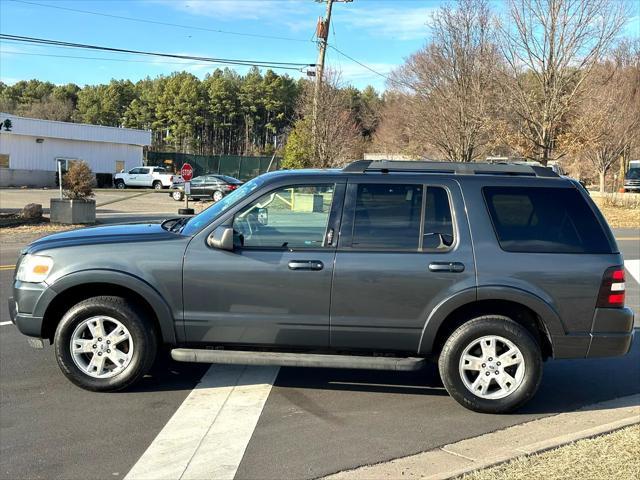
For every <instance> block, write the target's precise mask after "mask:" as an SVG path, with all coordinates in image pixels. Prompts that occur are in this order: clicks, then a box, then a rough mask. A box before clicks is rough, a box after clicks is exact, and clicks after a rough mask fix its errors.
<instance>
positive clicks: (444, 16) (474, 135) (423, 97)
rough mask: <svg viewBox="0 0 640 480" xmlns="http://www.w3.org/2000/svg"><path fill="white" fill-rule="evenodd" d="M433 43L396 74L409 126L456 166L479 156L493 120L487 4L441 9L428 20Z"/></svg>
mask: <svg viewBox="0 0 640 480" xmlns="http://www.w3.org/2000/svg"><path fill="white" fill-rule="evenodd" d="M429 25H430V28H431V34H432V35H431V40H430V41H429V42H428V43H427V45H426V46H425V47H424V48H423V49H421V50H419V51H418V52H416V53H415V54H414V55H412V56H411V57H410V58H409V59H408V60H407V62H406V63H405V64H404V65H403V66H402V67H401V68H400V69H399V70H398V71H397V72H395V76H394V78H393V80H392V85H391V86H395V87H396V88H399V89H400V90H404V91H405V93H406V94H407V95H406V99H407V100H408V102H409V107H410V108H409V109H410V113H411V116H410V118H411V127H412V131H413V132H414V135H415V136H416V137H417V138H418V139H420V141H421V143H422V144H423V145H425V146H432V147H435V148H436V149H437V150H438V151H439V152H440V155H441V156H442V157H444V158H446V159H448V160H451V161H456V162H470V161H473V160H475V159H476V158H478V157H479V156H480V154H481V153H482V150H481V149H482V146H483V145H484V144H485V143H486V142H487V138H488V135H487V133H488V127H489V125H490V120H491V117H492V113H491V110H492V105H493V102H492V98H494V87H493V84H494V80H495V70H496V68H498V67H499V65H500V58H499V54H498V49H497V47H496V45H495V43H494V34H493V21H492V15H491V12H490V10H489V7H488V5H487V2H486V1H485V0H460V1H459V2H458V4H457V5H456V6H455V7H452V6H449V5H447V6H443V7H441V8H439V9H438V11H437V12H436V13H435V14H434V15H433V17H432V19H431V20H430V23H429Z"/></svg>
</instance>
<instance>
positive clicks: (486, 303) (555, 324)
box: [418, 287, 565, 358]
mask: <svg viewBox="0 0 640 480" xmlns="http://www.w3.org/2000/svg"><path fill="white" fill-rule="evenodd" d="M481 290H482V291H481ZM491 314H494V315H502V316H506V317H509V318H511V319H512V320H514V321H516V322H518V323H519V324H521V325H523V326H524V327H525V328H527V329H528V330H529V332H531V334H532V335H533V336H534V337H535V338H536V340H537V341H538V343H539V345H540V347H541V349H542V354H543V356H544V357H545V358H548V357H551V356H553V343H552V336H555V335H564V333H565V332H564V328H563V326H562V322H561V321H560V318H559V316H558V315H557V313H556V312H555V310H554V309H553V308H552V307H551V306H550V305H549V304H547V303H546V302H545V301H544V300H542V299H541V298H539V297H537V296H535V295H532V294H530V293H528V292H523V291H520V290H518V289H515V288H511V287H498V288H485V287H482V288H479V289H478V295H477V296H475V295H474V296H473V298H472V296H471V295H470V293H469V292H468V291H467V292H462V294H459V295H456V296H454V297H451V298H450V299H447V300H446V301H445V302H443V303H442V304H440V305H438V307H436V309H435V310H434V311H433V312H432V313H431V315H430V316H429V318H428V319H427V321H426V323H425V326H424V328H423V331H422V337H421V339H420V344H419V347H418V352H419V353H420V354H423V355H438V354H439V352H440V351H441V350H442V347H443V346H444V343H445V341H446V339H447V338H448V337H449V335H451V333H453V331H454V330H455V329H457V328H458V327H459V326H460V325H462V324H463V323H465V322H466V321H468V320H471V319H472V318H476V317H479V316H483V315H491Z"/></svg>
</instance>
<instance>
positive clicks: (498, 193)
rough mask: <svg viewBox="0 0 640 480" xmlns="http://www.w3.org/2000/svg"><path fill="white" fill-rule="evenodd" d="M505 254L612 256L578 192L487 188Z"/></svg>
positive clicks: (487, 201) (492, 213) (568, 190)
mask: <svg viewBox="0 0 640 480" xmlns="http://www.w3.org/2000/svg"><path fill="white" fill-rule="evenodd" d="M482 190H483V194H484V198H485V201H486V203H487V207H488V209H489V214H490V216H491V221H492V222H493V226H494V229H495V232H496V236H497V237H498V242H499V243H500V246H501V247H502V249H503V250H506V251H509V252H531V253H611V245H609V241H608V239H607V236H606V234H605V232H604V230H603V228H602V226H601V225H600V222H598V219H597V218H596V216H595V214H594V213H593V211H592V210H591V208H590V207H589V205H588V204H587V202H586V200H585V199H584V198H583V197H582V195H581V194H580V192H579V191H578V190H576V189H575V188H545V187H485V188H483V189H482Z"/></svg>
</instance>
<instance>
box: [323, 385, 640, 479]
mask: <svg viewBox="0 0 640 480" xmlns="http://www.w3.org/2000/svg"><path fill="white" fill-rule="evenodd" d="M635 423H640V394H635V395H630V396H627V397H622V398H617V399H614V400H609V401H606V402H601V403H596V404H594V405H589V406H587V407H584V408H582V409H580V410H577V411H575V412H567V413H561V414H559V415H555V416H552V417H546V418H542V419H539V420H534V421H532V422H527V423H523V424H521V425H515V426H513V427H509V428H506V429H504V430H499V431H497V432H492V433H487V434H485V435H480V436H479V437H475V438H470V439H467V440H462V441H460V442H457V443H452V444H449V445H445V446H443V447H441V448H437V449H435V450H430V451H428V452H424V453H419V454H416V455H411V456H408V457H403V458H398V459H395V460H391V461H389V462H384V463H380V464H376V465H370V466H364V467H359V468H356V469H354V470H345V471H343V472H338V473H335V474H333V475H329V476H328V477H325V479H327V480H329V479H330V480H351V479H359V480H360V479H371V480H374V479H376V480H378V479H392V478H420V479H425V480H426V479H429V480H444V479H448V478H454V477H458V476H460V475H464V474H465V473H469V472H472V471H474V470H479V469H484V468H488V467H492V466H495V465H498V464H501V463H504V462H507V461H509V460H512V459H514V458H517V457H521V456H524V455H531V454H534V453H540V452H544V451H546V450H550V449H553V448H557V447H561V446H563V445H566V444H569V443H572V442H575V441H577V440H582V439H584V438H591V437H595V436H598V435H602V434H605V433H609V432H612V431H614V430H618V429H620V428H623V427H626V426H629V425H633V424H635ZM489 453H490V455H488V454H489Z"/></svg>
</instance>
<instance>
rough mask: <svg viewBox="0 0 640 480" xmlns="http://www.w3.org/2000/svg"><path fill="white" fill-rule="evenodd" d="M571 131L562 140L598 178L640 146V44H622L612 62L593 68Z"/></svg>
mask: <svg viewBox="0 0 640 480" xmlns="http://www.w3.org/2000/svg"><path fill="white" fill-rule="evenodd" d="M585 90H586V94H585V95H584V98H583V99H582V101H581V103H580V108H579V110H578V112H577V116H576V119H575V121H573V122H572V128H571V130H570V132H568V134H567V135H566V137H568V139H565V138H562V137H561V139H560V140H561V141H562V142H563V143H565V144H566V146H567V149H573V150H574V151H575V152H576V153H577V154H578V155H581V156H583V157H584V158H585V159H586V160H587V161H588V162H589V163H590V164H591V165H592V166H593V167H594V168H595V169H596V172H597V173H598V176H599V181H600V191H601V192H604V190H605V180H606V175H607V173H608V172H609V170H610V169H611V167H612V166H613V165H614V164H615V163H616V162H618V161H623V163H625V162H624V160H625V156H629V155H630V153H631V152H632V150H633V149H634V148H635V147H637V146H638V144H639V143H640V42H638V41H636V42H635V43H634V44H631V43H628V42H625V43H623V44H622V45H621V46H620V47H619V48H618V49H617V50H616V51H615V52H614V54H613V55H612V58H610V59H608V60H607V61H606V62H602V63H600V64H598V65H596V66H595V67H594V68H593V72H592V75H591V77H590V78H589V80H588V81H587V82H585Z"/></svg>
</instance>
